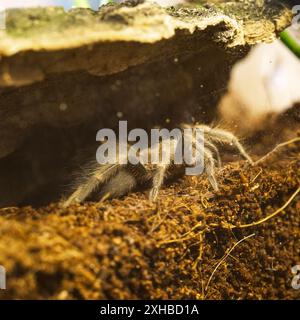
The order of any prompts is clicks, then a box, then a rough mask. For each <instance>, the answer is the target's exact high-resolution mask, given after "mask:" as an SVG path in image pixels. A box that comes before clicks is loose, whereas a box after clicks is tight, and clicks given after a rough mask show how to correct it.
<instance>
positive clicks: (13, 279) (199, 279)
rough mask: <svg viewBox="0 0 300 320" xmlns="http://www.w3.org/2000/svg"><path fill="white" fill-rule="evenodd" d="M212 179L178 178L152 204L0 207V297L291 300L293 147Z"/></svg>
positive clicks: (295, 236)
mask: <svg viewBox="0 0 300 320" xmlns="http://www.w3.org/2000/svg"><path fill="white" fill-rule="evenodd" d="M260 146H261V148H260V149H261V150H263V149H264V146H263V145H262V144H260ZM256 149H257V148H256ZM253 150H255V147H254V148H253ZM218 181H219V184H220V191H219V192H217V193H212V192H211V191H210V187H209V184H208V182H207V180H206V178H205V177H204V176H201V177H198V178H196V177H189V178H184V179H183V180H181V181H180V182H178V183H175V184H172V185H170V186H168V187H165V188H164V189H163V190H162V191H161V194H160V197H159V201H158V203H157V204H152V203H150V202H149V201H148V200H147V194H145V193H135V194H132V195H130V196H128V197H126V198H124V199H119V200H112V201H106V202H102V203H85V204H83V205H74V206H72V207H70V208H68V209H61V208H60V207H59V204H50V205H49V206H48V207H43V208H40V209H37V210H35V209H33V208H31V207H25V208H7V209H2V210H1V216H0V234H1V239H0V264H2V265H3V266H5V268H6V271H7V290H5V291H3V290H2V291H1V292H0V294H1V298H4V299H7V298H21V299H23V298H30V299H36V298H51V299H57V298H58V299H78V298H79V299H82V298H84V299H99V298H111V299H124V298H125V299H135V298H138V299H141V298H142V299H161V298H165V299H170V298H171V299H204V298H205V299H299V298H300V290H295V289H293V288H292V286H291V282H292V279H293V274H292V272H291V268H292V267H293V266H294V265H296V264H300V228H299V226H300V215H299V211H300V197H299V195H298V196H295V197H293V198H292V195H293V194H294V195H295V192H296V190H298V188H299V185H300V143H299V142H296V143H292V144H289V145H288V146H286V147H283V148H281V149H280V150H278V151H277V152H274V153H273V154H272V155H271V156H269V157H268V158H267V159H266V160H265V161H264V162H263V163H260V164H258V165H256V166H254V167H251V166H250V165H248V164H247V163H245V162H244V161H235V162H231V163H229V164H227V165H225V166H224V167H223V168H222V169H221V170H220V171H219V172H218ZM288 200H291V201H290V202H288ZM284 204H286V207H285V208H284V210H280V208H281V207H282V206H283V205H284ZM276 211H278V212H277V214H276V215H275V216H273V217H270V219H268V218H267V219H266V221H262V220H261V219H263V218H266V217H269V216H270V215H271V214H272V213H274V212H276ZM257 222H258V223H257ZM249 224H252V226H248V225H249ZM238 241H240V242H238Z"/></svg>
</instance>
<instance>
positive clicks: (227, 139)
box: [198, 125, 254, 165]
mask: <svg viewBox="0 0 300 320" xmlns="http://www.w3.org/2000/svg"><path fill="white" fill-rule="evenodd" d="M198 128H201V129H203V130H204V133H206V134H208V135H209V138H211V139H213V140H217V141H219V142H223V143H227V144H233V145H234V146H235V147H236V148H237V149H238V150H239V152H240V154H241V155H242V156H243V157H244V158H245V159H247V160H248V161H249V162H250V163H251V165H254V162H253V160H252V159H251V157H250V156H249V155H248V153H247V152H246V150H245V149H244V147H243V146H242V145H241V144H240V142H239V140H238V139H237V137H236V136H235V135H234V134H232V133H231V132H228V131H226V130H223V129H217V128H210V127H208V126H205V125H203V126H198Z"/></svg>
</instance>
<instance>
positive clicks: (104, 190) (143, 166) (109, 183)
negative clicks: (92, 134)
mask: <svg viewBox="0 0 300 320" xmlns="http://www.w3.org/2000/svg"><path fill="white" fill-rule="evenodd" d="M185 129H192V130H193V129H199V130H201V131H202V132H203V139H202V141H198V140H197V139H195V138H194V135H193V134H188V135H185V143H186V144H188V145H189V146H190V148H191V149H192V150H196V149H197V148H198V149H197V150H198V151H199V150H200V151H201V152H198V153H197V154H198V155H199V157H202V159H197V157H196V158H195V159H194V161H195V162H199V163H200V162H201V161H202V160H203V161H202V163H203V171H204V172H205V173H206V175H207V177H208V180H209V182H210V184H211V186H212V187H213V189H214V190H218V183H217V180H216V178H215V166H216V164H217V166H219V167H220V166H221V159H220V155H219V150H218V148H217V146H216V144H217V143H223V144H229V145H232V146H234V147H236V148H237V149H238V151H239V152H240V154H241V155H242V156H243V157H244V158H245V159H247V160H248V161H249V162H250V163H251V164H253V161H252V159H251V157H250V156H249V155H248V153H247V152H246V151H245V149H244V147H243V146H242V145H241V143H240V142H239V141H238V139H237V138H236V137H235V135H234V134H232V133H231V132H229V131H227V130H224V129H220V128H211V127H209V126H206V125H192V126H191V125H183V126H182V128H181V130H185ZM163 142H164V140H163V141H160V142H159V143H158V144H157V145H155V146H154V147H155V148H156V149H157V150H159V152H160V153H161V154H163V153H164V151H165V150H164V143H163ZM168 142H169V145H170V146H171V149H173V150H174V149H176V148H177V147H178V143H179V139H177V138H176V137H172V138H169V141H168ZM201 142H202V143H201ZM151 152H153V149H152V150H150V149H148V148H145V149H142V150H140V151H139V156H141V155H147V156H148V155H149V154H150V153H151ZM174 154H175V153H174V152H171V153H170V154H169V159H168V161H164V162H160V163H158V164H149V163H142V162H138V163H137V164H134V165H133V164H132V163H126V164H121V163H120V162H118V161H117V162H116V163H110V164H104V165H99V164H93V165H91V166H89V167H88V169H87V170H86V172H85V173H84V174H83V177H80V182H79V183H78V185H77V186H76V188H75V191H74V192H73V193H72V194H71V195H70V196H69V198H68V199H67V200H66V201H64V204H63V205H64V206H69V205H70V204H72V203H81V202H82V201H84V200H86V199H87V198H89V197H91V196H92V195H93V194H95V193H97V195H98V198H100V199H103V198H107V197H111V198H113V197H119V196H123V195H125V194H127V193H129V192H130V191H132V190H135V189H136V188H138V187H139V186H144V187H145V186H146V187H149V188H150V194H149V198H150V200H152V201H155V200H156V198H157V196H158V193H159V190H160V188H161V186H162V185H163V183H164V181H165V180H166V178H168V177H169V176H170V175H172V174H174V173H175V172H177V173H178V171H180V169H183V168H186V167H187V166H188V165H187V163H184V162H183V163H182V164H181V165H179V164H176V163H175V161H174ZM122 157H123V155H122V154H120V153H119V154H118V157H117V159H121V158H122ZM140 158H143V157H140ZM189 166H191V163H189ZM181 171H182V170H181Z"/></svg>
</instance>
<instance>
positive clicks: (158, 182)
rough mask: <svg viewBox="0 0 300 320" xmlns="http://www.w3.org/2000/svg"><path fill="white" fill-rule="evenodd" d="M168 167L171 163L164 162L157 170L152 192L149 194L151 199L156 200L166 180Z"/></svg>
mask: <svg viewBox="0 0 300 320" xmlns="http://www.w3.org/2000/svg"><path fill="white" fill-rule="evenodd" d="M168 167H169V164H163V165H160V166H159V167H158V169H157V170H156V172H155V175H154V177H153V187H152V189H151V190H150V194H149V199H150V200H151V201H155V200H156V198H157V196H158V193H159V190H160V188H161V186H162V184H163V182H164V177H165V173H166V170H167V169H168Z"/></svg>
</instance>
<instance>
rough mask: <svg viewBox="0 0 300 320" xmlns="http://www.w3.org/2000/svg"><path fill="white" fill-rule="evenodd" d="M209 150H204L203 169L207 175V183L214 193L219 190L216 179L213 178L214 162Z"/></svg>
mask: <svg viewBox="0 0 300 320" xmlns="http://www.w3.org/2000/svg"><path fill="white" fill-rule="evenodd" d="M214 161H215V160H214V158H213V156H212V153H211V151H210V150H209V149H207V148H205V149H204V169H205V173H206V174H207V177H208V181H209V182H210V184H211V186H212V187H213V189H214V190H215V191H218V190H219V187H218V183H217V179H216V177H215V162H214Z"/></svg>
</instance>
